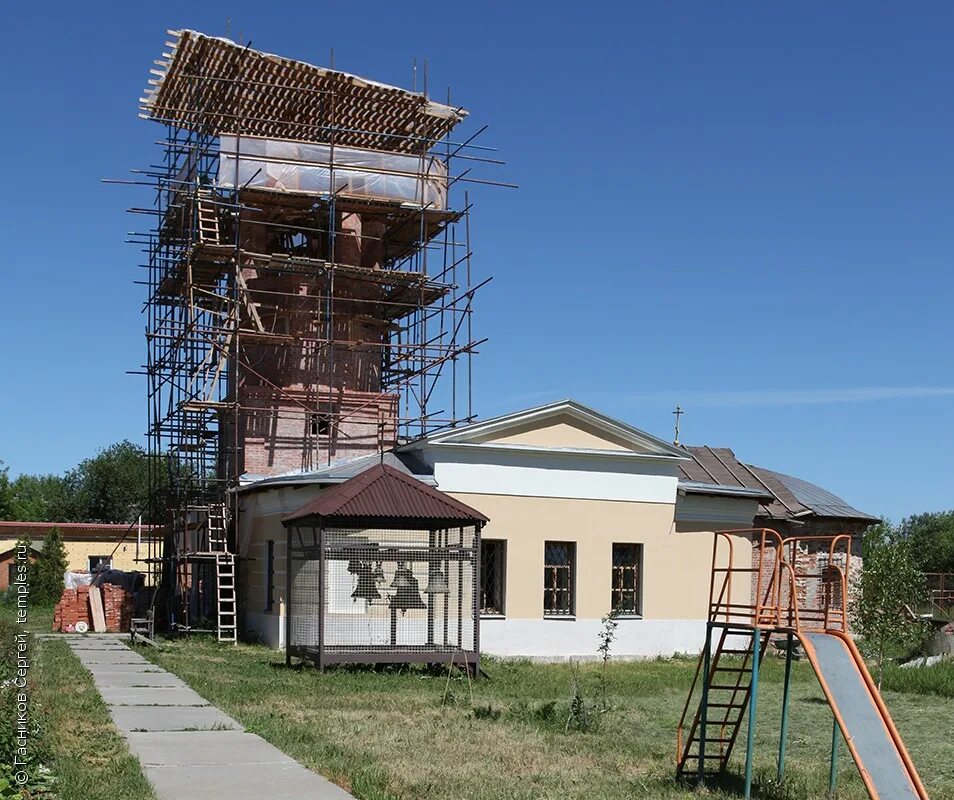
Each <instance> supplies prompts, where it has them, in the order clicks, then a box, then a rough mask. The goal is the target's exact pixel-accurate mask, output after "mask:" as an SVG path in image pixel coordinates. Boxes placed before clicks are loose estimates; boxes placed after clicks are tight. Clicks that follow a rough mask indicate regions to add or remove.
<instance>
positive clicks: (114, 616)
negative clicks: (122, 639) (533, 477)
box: [53, 584, 133, 633]
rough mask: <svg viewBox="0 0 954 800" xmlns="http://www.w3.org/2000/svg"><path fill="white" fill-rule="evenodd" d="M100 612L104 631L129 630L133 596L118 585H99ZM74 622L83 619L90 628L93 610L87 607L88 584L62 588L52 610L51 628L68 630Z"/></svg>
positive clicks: (70, 629) (90, 628)
mask: <svg viewBox="0 0 954 800" xmlns="http://www.w3.org/2000/svg"><path fill="white" fill-rule="evenodd" d="M100 589H101V590H102V597H103V612H104V615H105V617H106V631H107V632H108V633H124V632H125V631H128V630H129V626H130V624H131V620H132V617H133V597H132V595H131V594H130V593H129V592H127V591H126V590H125V589H123V588H122V587H121V586H113V585H112V584H106V585H104V586H101V587H100ZM77 622H85V623H86V624H87V625H88V626H89V630H90V631H92V630H93V614H92V611H90V607H89V586H80V587H78V588H76V589H65V590H64V591H63V594H62V596H61V597H60V602H59V603H57V604H56V608H55V609H54V610H53V630H55V631H72V630H73V629H74V628H75V627H76V623H77Z"/></svg>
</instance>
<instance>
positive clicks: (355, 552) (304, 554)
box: [288, 526, 480, 655]
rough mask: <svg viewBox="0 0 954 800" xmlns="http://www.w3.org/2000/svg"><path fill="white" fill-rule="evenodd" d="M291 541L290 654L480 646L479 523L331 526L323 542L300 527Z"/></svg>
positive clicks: (315, 531)
mask: <svg viewBox="0 0 954 800" xmlns="http://www.w3.org/2000/svg"><path fill="white" fill-rule="evenodd" d="M290 535H291V549H290V557H291V561H290V578H291V586H290V589H291V593H290V602H289V608H288V614H289V642H288V643H289V645H290V646H291V647H292V648H298V649H301V650H306V651H312V650H314V651H317V650H318V649H322V650H323V651H324V652H326V653H328V654H341V655H343V654H348V653H354V654H355V655H361V654H365V655H373V653H375V652H379V653H385V652H386V653H400V652H407V653H409V654H418V655H421V654H424V653H427V652H458V651H464V652H468V651H470V652H473V651H476V650H477V627H476V617H477V607H476V604H477V601H478V591H477V586H478V574H477V569H478V558H477V555H478V552H479V546H480V535H479V531H478V529H477V528H476V527H474V526H465V527H453V528H448V529H442V530H436V531H427V530H407V529H395V528H389V529H377V528H371V529H366V528H362V529H353V528H342V527H329V528H325V529H324V531H323V535H321V536H320V535H319V531H318V529H313V528H311V527H304V528H292V529H291V531H290ZM322 556H323V558H322ZM322 564H324V591H323V594H324V598H322V589H321V582H320V581H319V576H320V574H321V569H322ZM321 616H323V618H324V620H323V621H324V625H323V629H322V626H320V625H319V618H320V617H321ZM322 630H323V635H324V641H321V635H322Z"/></svg>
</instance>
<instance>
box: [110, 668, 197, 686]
mask: <svg viewBox="0 0 954 800" xmlns="http://www.w3.org/2000/svg"><path fill="white" fill-rule="evenodd" d="M93 681H94V683H95V684H96V688H97V689H99V688H100V687H101V686H116V687H119V688H122V689H131V688H133V687H136V686H152V687H154V688H155V687H160V686H178V687H180V688H183V689H184V688H186V685H185V684H184V683H183V682H182V681H180V680H179V679H178V678H177V677H176V676H175V675H170V674H169V673H168V672H118V671H116V670H97V671H96V673H95V674H94V675H93Z"/></svg>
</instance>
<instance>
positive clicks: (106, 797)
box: [0, 607, 155, 800]
mask: <svg viewBox="0 0 954 800" xmlns="http://www.w3.org/2000/svg"><path fill="white" fill-rule="evenodd" d="M35 611H37V610H36V609H30V618H29V624H28V626H27V627H28V628H31V629H33V630H42V631H48V630H49V626H50V624H51V623H52V609H49V610H48V613H45V612H44V610H42V609H40V610H39V613H36V614H35ZM0 617H2V623H3V624H2V625H0V628H3V630H4V631H8V630H10V629H12V627H14V626H13V625H12V624H11V622H12V620H13V611H12V610H11V609H10V608H9V607H4V608H3V609H2V610H0ZM31 648H32V653H31V659H32V665H31V667H30V674H29V680H30V701H29V702H30V715H31V719H32V720H34V721H36V722H37V723H39V729H38V735H39V737H40V738H41V740H42V741H41V742H40V743H38V745H40V746H42V750H43V751H44V753H46V754H48V756H49V760H48V761H47V762H46V763H47V764H48V766H50V767H51V768H52V771H53V774H54V775H55V778H56V790H57V797H58V800H117V798H128V800H155V794H154V793H153V791H152V787H151V786H150V785H149V783H148V781H146V779H145V778H144V777H143V775H142V772H141V770H140V766H139V762H138V761H137V760H136V759H135V758H134V757H133V756H132V755H130V753H129V750H128V749H127V748H126V743H125V741H124V740H123V738H122V737H121V736H120V735H119V732H118V731H117V730H116V728H115V727H114V726H113V724H112V721H111V720H110V718H109V712H108V711H107V709H106V705H105V703H104V702H103V700H102V698H101V697H100V695H99V692H97V691H96V688H95V686H94V685H93V679H92V676H90V674H89V672H87V671H86V669H84V668H83V665H82V664H81V663H80V661H79V659H77V658H76V656H75V655H73V653H72V652H71V651H70V649H69V647H68V646H67V644H66V642H62V641H42V640H38V639H36V638H35V637H34V638H33V639H32V641H31Z"/></svg>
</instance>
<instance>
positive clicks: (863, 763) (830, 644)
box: [797, 631, 928, 800]
mask: <svg viewBox="0 0 954 800" xmlns="http://www.w3.org/2000/svg"><path fill="white" fill-rule="evenodd" d="M797 635H798V638H799V640H800V641H801V643H802V647H803V649H804V650H805V655H806V656H807V657H808V660H809V662H810V663H811V665H812V667H813V668H814V670H815V674H816V675H817V676H818V681H819V683H820V684H821V687H822V691H823V692H824V693H825V697H826V698H827V699H828V704H829V705H830V706H831V710H832V712H833V713H834V715H835V719H836V720H837V722H838V726H839V728H841V732H842V735H843V736H844V737H845V742H846V743H847V744H848V750H849V751H850V752H851V756H852V758H853V759H854V761H855V764H856V765H857V767H858V771H859V773H861V780H862V781H863V782H864V785H865V788H866V789H867V790H868V794H869V795H870V796H871V797H872V798H874V800H927V798H928V794H927V791H926V790H925V788H924V784H923V783H921V778H920V776H919V775H918V771H917V769H915V766H914V762H913V761H912V760H911V756H910V755H909V754H908V751H907V748H906V747H905V746H904V742H903V741H902V740H901V736H900V734H899V733H898V730H897V728H895V726H894V722H893V721H892V719H891V715H890V714H889V713H888V709H887V706H885V703H884V700H883V699H882V698H881V694H880V692H879V691H878V688H877V686H876V685H875V683H874V681H873V680H872V678H871V674H870V673H869V672H868V668H867V666H865V662H864V659H863V658H862V656H861V654H860V653H859V652H858V648H857V647H856V646H855V643H854V641H852V639H851V637H850V636H849V635H848V634H845V633H842V632H841V631H825V632H821V631H812V632H800V633H798V634H797Z"/></svg>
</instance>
